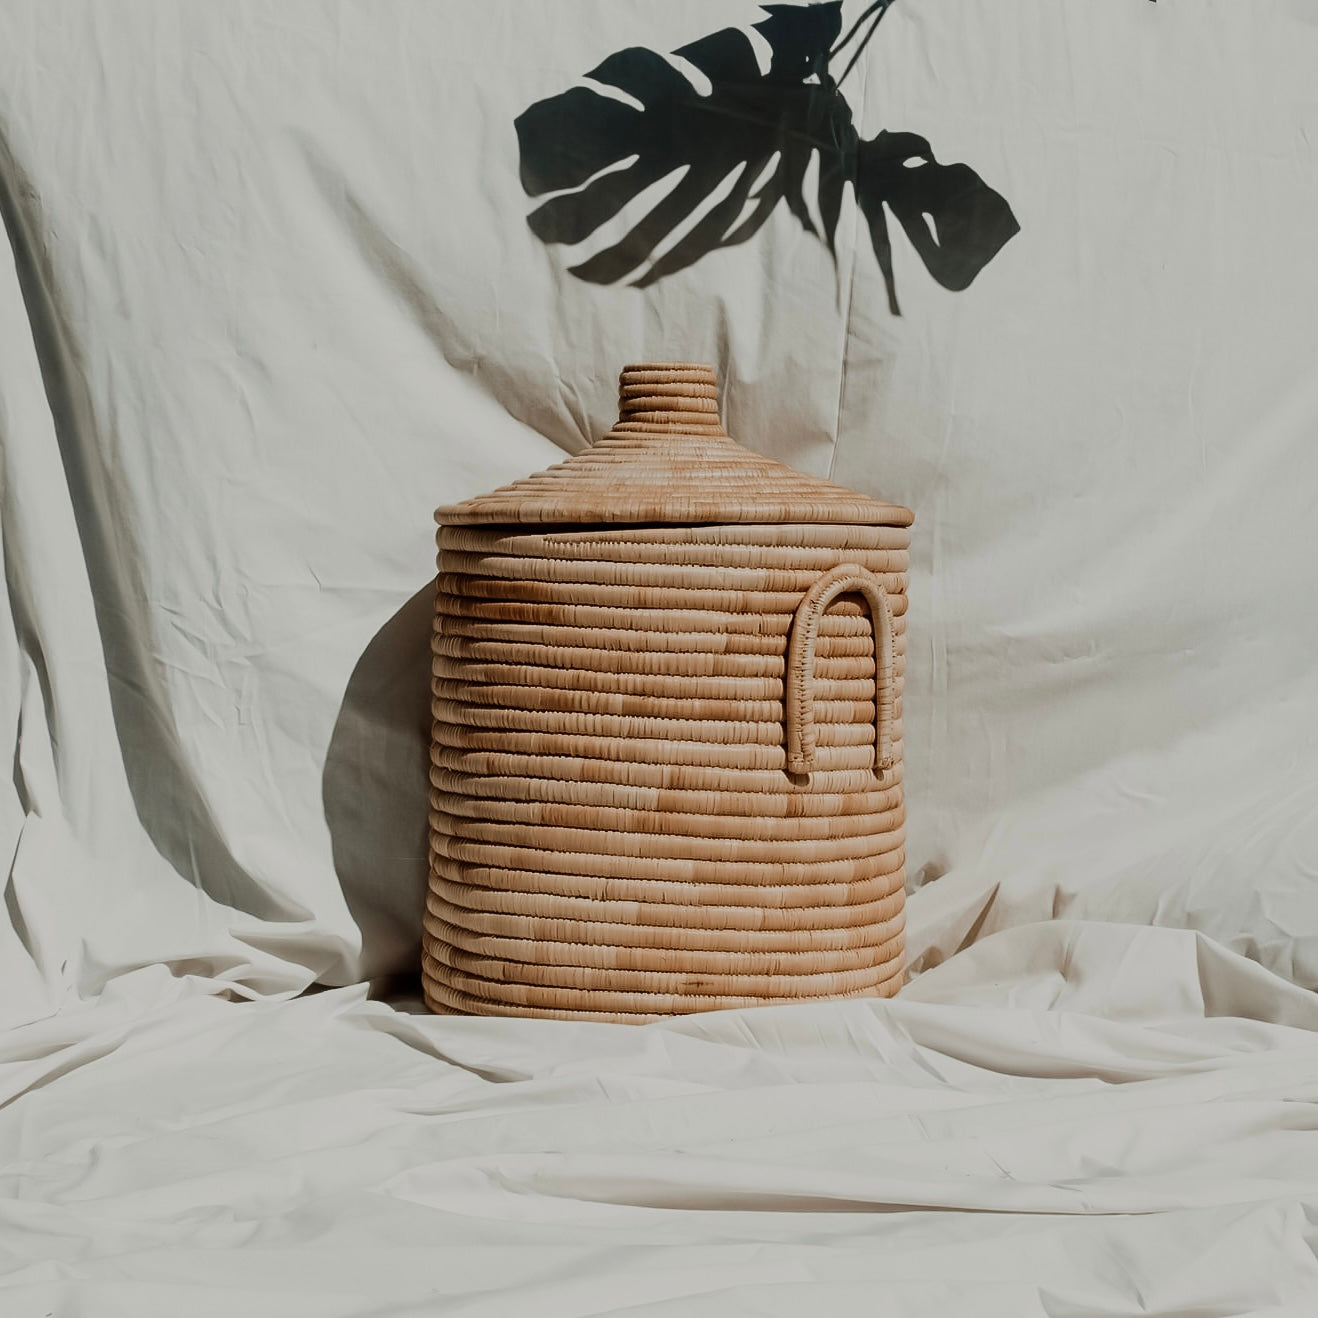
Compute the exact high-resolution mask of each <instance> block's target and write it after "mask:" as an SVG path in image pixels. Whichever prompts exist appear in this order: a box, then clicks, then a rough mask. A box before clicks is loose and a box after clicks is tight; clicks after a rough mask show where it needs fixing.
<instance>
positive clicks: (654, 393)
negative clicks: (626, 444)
mask: <svg viewBox="0 0 1318 1318" xmlns="http://www.w3.org/2000/svg"><path fill="white" fill-rule="evenodd" d="M618 420H619V423H620V425H621V426H629V425H637V426H641V425H644V426H655V425H659V426H681V427H682V429H684V430H688V431H690V430H692V429H695V430H697V431H702V430H708V431H710V432H712V433H714V434H722V433H723V426H722V423H721V422H720V420H719V410H718V379H717V377H716V376H715V374H714V371H713V369H712V368H711V367H709V366H700V365H698V364H696V363H693V362H652V363H638V364H636V365H633V366H624V367H623V369H622V374H621V375H619V377H618Z"/></svg>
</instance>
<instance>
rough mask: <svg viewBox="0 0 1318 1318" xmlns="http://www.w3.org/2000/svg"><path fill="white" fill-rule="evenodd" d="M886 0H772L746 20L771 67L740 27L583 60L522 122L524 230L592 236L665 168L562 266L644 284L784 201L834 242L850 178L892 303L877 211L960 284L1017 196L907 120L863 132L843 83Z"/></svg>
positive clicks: (997, 240) (722, 242)
mask: <svg viewBox="0 0 1318 1318" xmlns="http://www.w3.org/2000/svg"><path fill="white" fill-rule="evenodd" d="M892 3H893V0H876V2H875V3H873V4H871V5H870V6H869V7H868V8H867V9H866V10H865V11H864V13H863V14H861V16H860V18H859V19H858V20H857V22H856V23H854V24H853V25H852V27H851V29H850V31H849V32H848V33H847V34H846V35H845V36H841V37H840V36H839V33H840V32H841V28H842V5H841V2H840V0H829V2H828V3H824V4H815V5H764V6H762V8H763V9H764V12H765V13H766V15H767V17H766V18H764V19H763V20H762V21H760V22H759V23H755V24H753V25H752V26H753V30H754V31H755V32H756V33H757V35H758V38H759V39H760V41H761V43H762V44H767V47H768V50H769V52H770V54H769V61H768V66H767V68H764V67H761V62H760V59H759V58H758V57H757V54H756V46H755V44H753V43H752V41H751V38H750V37H749V36H747V34H746V33H745V32H743V31H742V30H740V29H739V28H722V29H720V30H719V31H717V32H714V33H712V34H711V35H709V36H706V37H701V38H700V39H699V40H697V41H693V42H691V43H689V44H688V45H685V46H681V47H679V48H678V49H677V50H675V51H674V52H673V55H674V56H676V57H678V58H677V61H673V60H670V59H668V58H665V57H664V56H663V55H661V54H659V53H657V52H656V51H653V50H649V49H647V48H645V47H643V46H632V47H629V48H627V49H626V50H620V51H618V52H617V53H616V54H613V55H610V56H609V57H608V58H607V59H606V60H604V61H603V63H601V64H599V65H597V66H596V67H595V68H593V69H591V70H590V72H589V73H588V74H586V75H585V77H586V80H587V84H588V85H586V86H577V87H572V88H570V89H569V90H567V91H565V92H563V93H561V94H560V95H557V96H552V97H550V98H548V99H547V100H543V101H537V102H536V103H535V104H534V105H532V106H530V107H529V108H528V109H527V110H525V111H524V112H523V113H522V114H521V115H520V116H518V118H517V120H516V124H515V126H516V130H517V139H518V145H519V148H520V153H521V182H522V187H523V189H524V190H525V192H526V193H527V195H528V196H530V197H537V198H538V197H545V198H546V199H545V200H544V201H543V202H542V203H541V204H540V205H539V206H537V207H536V208H535V209H534V210H533V211H532V212H531V214H530V216H529V217H528V224H529V225H530V228H531V231H532V233H534V234H535V235H536V237H538V238H539V239H541V241H543V242H545V243H547V244H566V245H575V244H577V243H581V242H584V241H585V240H586V239H588V238H590V237H591V236H592V235H593V234H595V233H596V232H597V231H598V230H600V229H601V228H603V227H604V226H605V225H606V224H608V223H609V222H610V221H612V220H614V219H615V218H616V217H617V216H618V215H619V214H620V213H621V212H622V211H623V210H624V208H625V207H626V206H627V205H628V204H629V203H631V202H634V201H636V199H637V198H639V197H640V196H641V194H642V193H644V192H646V191H647V189H650V188H653V187H655V186H656V185H658V184H660V183H661V182H663V181H665V180H667V181H669V182H670V186H669V187H668V190H667V191H666V192H665V193H664V194H663V195H662V197H661V198H660V199H659V200H658V201H657V202H656V203H655V204H654V205H653V206H652V207H651V208H650V210H649V211H648V212H647V213H646V214H645V215H644V216H642V217H641V218H640V219H639V220H637V221H635V223H633V224H631V226H630V228H628V229H627V231H626V232H625V233H624V234H623V235H622V237H621V238H619V239H618V240H617V241H615V242H613V243H611V244H610V245H609V246H607V247H604V248H603V249H602V250H600V251H597V252H596V253H594V255H592V256H590V257H589V258H587V259H586V260H584V261H581V262H579V263H578V264H576V265H573V266H571V267H569V268H570V271H571V273H572V274H574V275H576V276H577V278H579V279H583V280H586V281H588V282H591V283H597V284H612V283H617V282H619V281H621V280H626V279H628V278H631V277H632V276H635V278H634V279H632V282H633V283H634V284H635V286H636V287H639V288H644V287H646V286H648V285H650V284H653V283H654V282H655V281H656V280H659V279H662V278H664V277H665V276H667V275H670V274H673V273H675V272H677V271H679V270H684V269H686V268H688V267H689V266H691V265H693V264H694V263H695V262H696V261H698V260H700V259H701V258H702V257H703V256H706V255H708V254H709V253H710V252H713V251H716V250H717V249H718V248H721V247H731V246H734V245H736V244H738V243H743V242H746V241H747V240H748V239H749V238H751V237H752V236H753V235H754V234H755V233H757V232H758V231H759V229H760V228H761V226H762V225H763V224H764V223H765V221H766V220H767V219H768V218H769V215H770V213H771V212H772V211H773V209H774V207H775V206H776V205H777V204H778V202H779V201H783V202H785V203H786V205H787V208H788V210H789V211H790V212H791V214H792V215H793V216H795V217H796V219H797V220H798V221H799V222H800V224H801V225H802V226H803V227H804V228H805V229H806V231H807V232H809V233H812V234H814V235H815V236H817V237H818V238H819V239H820V240H821V241H822V242H824V243H825V244H827V246H828V249H829V251H830V252H834V245H835V240H836V236H837V225H838V218H839V216H840V214H841V211H842V202H843V196H844V193H845V190H846V188H847V186H848V185H850V186H851V188H852V189H853V191H854V195H855V198H856V204H857V206H858V207H859V208H860V211H861V213H862V214H863V215H864V218H865V222H866V225H867V226H868V229H869V234H870V241H871V245H872V246H873V248H874V254H875V257H876V258H877V260H878V263H879V267H880V269H881V270H882V272H883V279H884V283H885V285H886V288H887V293H888V305H889V308H890V309H891V311H892V312H893V314H900V310H899V307H898V302H897V290H896V284H895V280H894V274H893V261H892V245H891V240H890V238H889V235H888V222H887V213H886V212H887V211H891V213H892V215H893V216H894V217H895V218H896V220H897V222H898V223H899V224H900V225H901V227H902V229H903V230H904V231H905V232H906V235H907V237H908V238H909V239H910V242H911V245H912V246H913V247H914V248H915V251H916V253H917V254H918V255H919V257H920V259H921V260H922V261H923V262H924V265H925V267H926V269H927V270H928V271H929V273H930V274H931V275H932V276H933V277H934V279H936V280H937V281H938V282H939V283H940V284H941V285H942V286H943V287H944V288H948V289H952V290H957V291H959V290H961V289H964V288H966V287H967V286H968V285H969V284H970V283H971V281H972V280H973V279H974V278H975V276H976V275H977V274H979V272H980V271H981V270H982V269H983V268H984V266H985V265H987V264H988V262H989V261H991V260H992V259H993V257H994V256H995V255H996V254H997V252H998V251H999V250H1000V249H1001V248H1002V246H1003V244H1004V243H1006V242H1007V241H1008V240H1009V239H1010V238H1011V237H1012V236H1013V235H1014V234H1015V233H1017V232H1018V231H1019V228H1020V226H1019V225H1018V224H1017V222H1016V217H1015V216H1014V215H1013V214H1012V211H1011V207H1010V206H1009V205H1008V204H1007V202H1006V201H1005V199H1004V198H1002V197H1001V196H999V194H998V193H997V192H995V191H994V190H993V189H992V188H991V187H989V185H988V184H987V183H985V182H984V181H983V180H982V179H981V178H980V177H979V175H978V174H976V173H975V171H974V170H973V169H971V168H970V166H968V165H964V164H951V165H945V164H940V163H939V161H938V160H937V159H936V158H935V157H934V154H933V150H932V148H931V147H930V145H929V143H928V142H927V141H926V140H925V139H924V138H923V137H920V136H918V135H917V134H915V133H910V132H895V133H894V132H886V131H885V132H881V133H879V134H878V135H877V136H876V137H874V138H870V139H864V138H862V137H861V136H860V135H859V133H858V132H857V130H856V126H855V124H854V122H853V121H852V112H851V106H850V105H849V104H848V103H847V100H846V97H845V96H844V95H843V94H842V91H841V87H840V84H841V82H842V79H843V78H845V77H846V74H847V73H848V72H849V71H850V69H851V68H852V67H853V66H854V65H855V63H856V61H857V59H858V58H859V57H860V54H861V52H862V51H863V50H864V48H865V45H866V44H867V43H868V41H869V40H870V38H871V37H872V36H873V35H874V32H875V29H876V28H877V26H878V23H879V21H880V19H882V18H883V16H884V14H885V13H886V12H887V10H888V9H889V7H890V6H891V4H892ZM858 34H859V35H858ZM853 41H855V42H856V44H855V46H854V47H853V49H852V50H851V52H850V54H849V56H848V62H847V64H846V66H845V68H843V70H842V71H841V73H840V74H837V75H835V73H834V64H835V62H838V61H840V60H841V58H842V57H843V56H844V55H845V54H847V47H848V46H849V45H850V44H851V43H852V42H853ZM692 69H693V70H694V71H695V74H696V76H697V78H700V79H703V80H704V82H705V83H706V84H707V86H697V85H696V81H694V80H693V78H692V76H691V73H690V70H692ZM610 89H611V90H610ZM812 164H816V165H817V183H815V184H814V185H812V186H813V190H814V191H815V198H814V200H815V202H816V212H815V213H814V214H812V210H811V207H810V205H809V202H808V200H807V196H806V183H807V179H808V178H809V176H810V169H811V166H812ZM885 208H886V209H885ZM816 215H817V217H818V219H817V222H816Z"/></svg>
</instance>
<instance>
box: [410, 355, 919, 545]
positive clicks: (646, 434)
mask: <svg viewBox="0 0 1318 1318" xmlns="http://www.w3.org/2000/svg"><path fill="white" fill-rule="evenodd" d="M619 411H620V417H619V421H618V424H617V425H616V426H614V428H613V429H612V431H610V432H609V434H607V435H605V437H604V438H603V439H601V440H600V441H599V442H598V443H596V444H595V445H594V446H593V447H591V448H590V449H589V450H587V451H586V452H585V453H579V454H577V455H576V456H575V457H571V458H568V459H567V461H566V462H560V463H559V464H558V465H557V466H555V467H550V468H549V469H548V470H547V471H542V472H537V473H536V475H534V476H528V477H527V478H526V479H525V480H520V481H516V482H514V483H513V484H512V485H506V486H504V487H503V489H501V490H495V491H494V492H493V493H492V494H483V495H481V496H479V497H478V498H475V499H468V500H467V501H466V502H465V503H460V504H456V505H453V506H452V507H448V508H441V509H440V510H439V511H438V512H437V513H436V514H435V517H436V520H437V521H439V522H440V523H441V524H442V525H444V526H460V525H468V524H476V525H480V524H490V523H500V522H503V523H526V522H535V523H539V524H542V525H550V524H553V523H562V522H567V523H574V524H577V525H589V524H590V523H592V522H594V523H609V522H669V523H672V522H683V523H694V522H719V523H726V522H790V521H799V522H811V523H820V522H822V523H835V522H850V523H857V524H860V525H881V526H909V525H910V524H911V514H910V511H909V510H908V509H906V508H899V507H898V506H896V505H895V504H888V503H880V502H879V501H878V500H876V499H867V498H866V497H865V496H864V495H862V494H857V493H856V492H855V491H854V490H848V489H845V488H844V487H843V486H841V485H834V484H833V483H832V482H831V481H826V480H820V479H819V478H818V477H815V476H804V475H802V474H801V473H800V472H798V471H793V470H792V468H790V467H785V466H783V464H782V463H780V462H774V461H773V460H772V459H771V458H765V457H761V456H760V455H759V454H756V453H752V452H750V451H749V450H748V449H744V448H742V447H741V446H740V445H739V444H735V443H733V441H732V440H730V439H729V438H728V436H727V434H726V432H725V431H724V429H723V427H722V425H721V424H720V423H719V414H718V387H717V381H716V380H715V378H714V372H713V371H712V370H711V369H710V368H709V367H708V366H696V365H692V364H689V363H675V364H673V365H671V366H629V367H627V368H626V370H624V371H623V373H622V384H621V386H620V388H619Z"/></svg>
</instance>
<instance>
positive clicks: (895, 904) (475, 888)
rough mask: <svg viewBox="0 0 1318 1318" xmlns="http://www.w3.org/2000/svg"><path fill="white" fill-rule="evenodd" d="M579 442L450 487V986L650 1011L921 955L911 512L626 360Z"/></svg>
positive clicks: (858, 981) (828, 982) (430, 928)
mask: <svg viewBox="0 0 1318 1318" xmlns="http://www.w3.org/2000/svg"><path fill="white" fill-rule="evenodd" d="M620 394H621V419H620V420H619V422H618V424H617V425H616V426H615V427H614V429H613V430H612V431H611V432H610V433H609V434H608V435H607V436H605V437H604V439H602V440H600V441H599V442H598V443H597V444H596V445H595V446H594V447H593V448H592V449H591V450H589V451H588V452H586V453H583V454H580V455H578V456H576V457H573V458H569V459H568V460H567V461H565V462H563V463H560V464H559V465H558V466H557V467H554V468H551V469H550V470H549V471H547V472H542V473H540V474H538V475H536V476H532V477H529V478H528V479H527V480H524V481H519V482H517V483H515V484H514V485H511V486H507V487H505V488H504V489H503V490H499V491H496V492H495V493H493V494H490V495H485V496H482V497H480V498H477V499H472V500H469V501H467V502H466V503H464V504H458V505H456V506H454V507H451V508H441V509H440V510H439V512H438V513H437V514H436V519H437V521H438V522H439V523H440V531H439V549H440V555H439V579H438V584H437V593H436V611H435V635H434V647H433V648H434V661H433V668H432V681H431V694H432V707H433V713H434V737H433V742H432V747H431V770H430V782H431V793H430V830H431V872H430V875H431V876H430V893H429V897H428V900H427V907H426V914H425V917H424V919H425V934H424V949H425V950H424V958H423V981H424V987H425V994H426V1000H427V1002H428V1003H429V1005H430V1006H431V1008H432V1009H434V1010H436V1011H458V1012H476V1013H482V1014H508V1015H538V1016H556V1017H566V1018H581V1019H596V1020H619V1021H635V1022H640V1021H647V1020H651V1019H654V1018H655V1017H657V1016H660V1015H665V1014H669V1013H675V1012H691V1011H704V1010H710V1009H714V1008H721V1007H745V1006H753V1005H757V1004H762V1003H766V1002H776V1001H785V1000H800V999H806V998H832V997H847V996H862V995H883V996H886V995H890V994H892V993H895V992H896V991H897V989H898V988H899V987H900V984H901V980H902V974H903V955H902V950H903V943H902V927H903V911H904V906H903V903H904V871H903V849H902V848H903V841H904V831H903V824H904V813H903V802H902V774H901V764H902V761H901V691H902V678H903V673H904V669H905V651H906V645H905V641H906V578H907V567H908V546H909V540H910V532H909V530H908V528H909V526H910V522H911V514H910V513H909V511H907V510H906V509H904V508H900V507H898V506H896V505H892V504H885V503H880V502H877V501H875V500H872V499H867V498H866V497H865V496H863V495H860V494H857V493H855V492H854V491H851V490H847V489H844V488H842V487H841V486H837V485H833V484H831V483H830V482H828V481H823V480H818V479H816V478H813V477H808V476H804V475H801V474H800V473H798V472H795V471H792V470H791V469H790V468H788V467H784V466H782V465H781V464H779V463H775V462H772V461H771V460H769V459H767V458H763V457H760V456H759V455H757V454H754V453H752V452H750V451H749V450H747V449H745V448H742V447H741V446H740V445H738V444H736V443H734V442H733V441H732V440H731V439H729V438H728V436H727V435H726V433H725V432H724V431H723V429H722V426H721V425H720V423H719V414H718V404H717V388H716V382H715V378H714V374H713V372H712V371H711V370H709V369H708V368H707V367H699V366H688V365H673V366H642V367H629V368H627V369H626V370H624V371H623V373H622V381H621V390H620Z"/></svg>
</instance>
